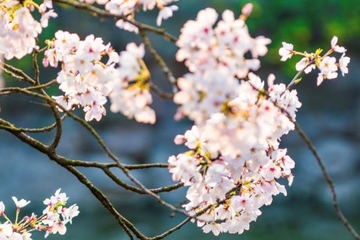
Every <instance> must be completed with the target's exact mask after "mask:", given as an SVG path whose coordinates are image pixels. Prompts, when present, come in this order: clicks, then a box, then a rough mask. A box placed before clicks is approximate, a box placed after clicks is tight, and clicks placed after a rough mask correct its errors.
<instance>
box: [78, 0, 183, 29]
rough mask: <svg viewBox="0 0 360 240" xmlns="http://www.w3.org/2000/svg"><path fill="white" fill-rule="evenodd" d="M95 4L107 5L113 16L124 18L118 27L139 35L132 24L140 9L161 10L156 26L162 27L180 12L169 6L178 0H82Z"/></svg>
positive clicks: (118, 23)
mask: <svg viewBox="0 0 360 240" xmlns="http://www.w3.org/2000/svg"><path fill="white" fill-rule="evenodd" d="M80 1H81V2H86V3H89V4H93V3H94V2H96V3H97V4H99V5H105V9H106V10H107V11H109V12H110V13H111V14H114V15H116V16H122V17H124V18H122V19H119V20H118V21H117V22H116V26H117V27H119V28H121V29H124V30H127V31H130V32H136V33H138V31H139V29H138V27H137V26H136V25H134V24H132V22H133V20H134V18H135V13H136V12H137V11H138V9H140V8H142V9H143V11H147V10H153V9H154V8H155V7H156V8H157V9H158V10H159V14H158V17H157V19H156V24H157V25H158V26H160V25H161V22H162V20H163V19H168V18H170V17H172V16H173V12H175V11H177V10H178V7H177V6H176V5H170V6H167V5H168V4H170V3H172V2H177V1H178V0H80Z"/></svg>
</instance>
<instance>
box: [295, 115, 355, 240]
mask: <svg viewBox="0 0 360 240" xmlns="http://www.w3.org/2000/svg"><path fill="white" fill-rule="evenodd" d="M294 124H295V129H296V131H297V132H298V134H299V136H300V137H301V138H302V140H303V141H304V143H305V144H306V146H307V147H308V148H309V150H310V151H311V153H312V155H313V156H314V157H315V159H316V162H317V163H318V165H319V167H320V170H321V173H322V175H323V177H324V179H325V182H326V184H327V185H328V186H329V189H330V192H331V196H332V203H333V206H334V208H335V212H336V214H337V216H338V217H339V218H340V220H341V222H342V223H343V225H344V226H345V227H346V228H347V230H348V231H349V232H350V233H351V235H353V237H354V238H355V239H357V240H360V236H359V235H358V233H357V232H356V231H355V229H354V228H353V227H352V226H351V224H350V222H349V221H348V220H347V218H346V217H345V216H344V214H343V212H342V211H341V209H340V206H339V202H338V199H337V194H336V191H335V186H334V182H333V180H332V179H331V177H330V176H329V174H328V173H327V171H326V169H325V166H324V164H323V163H322V161H321V158H320V156H319V154H318V153H317V151H316V149H315V146H314V145H313V143H312V142H311V140H310V138H309V137H308V136H307V135H306V134H305V132H304V131H303V130H302V129H301V127H300V125H299V124H298V123H296V122H295V123H294Z"/></svg>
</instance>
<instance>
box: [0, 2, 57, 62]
mask: <svg viewBox="0 0 360 240" xmlns="http://www.w3.org/2000/svg"><path fill="white" fill-rule="evenodd" d="M25 2H26V4H25V3H22V2H19V1H16V0H4V1H2V2H1V3H0V26H1V27H0V55H3V56H4V58H5V59H7V60H9V59H12V58H14V57H15V58H18V59H20V58H22V57H24V56H25V55H27V54H29V53H31V52H32V51H33V50H34V49H38V46H37V43H36V38H37V37H38V35H39V34H40V33H41V32H42V29H43V28H45V27H47V26H48V20H49V18H51V17H56V16H57V14H56V13H55V12H54V10H53V9H52V3H51V0H45V1H43V3H41V4H40V5H39V6H38V7H35V5H36V3H34V2H33V1H25ZM35 9H38V11H39V13H40V15H41V19H40V21H38V20H36V19H35V18H34V17H33V15H32V13H33V12H34V10H35ZM34 15H35V14H34Z"/></svg>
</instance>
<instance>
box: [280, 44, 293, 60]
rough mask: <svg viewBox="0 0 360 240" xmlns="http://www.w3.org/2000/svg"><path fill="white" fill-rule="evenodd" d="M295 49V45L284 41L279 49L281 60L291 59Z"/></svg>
mask: <svg viewBox="0 0 360 240" xmlns="http://www.w3.org/2000/svg"><path fill="white" fill-rule="evenodd" d="M293 49H294V45H292V44H291V43H286V42H283V43H282V47H281V48H280V49H279V55H280V56H281V59H280V61H286V60H287V59H290V58H291V57H292V55H293V54H294V52H293Z"/></svg>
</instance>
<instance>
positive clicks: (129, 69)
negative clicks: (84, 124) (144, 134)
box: [43, 31, 155, 123]
mask: <svg viewBox="0 0 360 240" xmlns="http://www.w3.org/2000/svg"><path fill="white" fill-rule="evenodd" d="M48 46H49V47H48V49H47V50H46V51H45V55H44V59H43V64H44V66H49V65H50V66H52V67H57V66H58V63H59V62H61V63H62V64H61V68H62V69H61V71H60V72H59V73H58V76H57V82H58V83H59V84H60V86H59V88H60V89H61V90H62V91H63V92H64V93H65V94H64V95H62V96H54V99H56V101H57V102H58V103H59V104H60V105H61V106H63V107H64V108H65V109H67V110H70V109H72V108H74V107H75V106H80V107H82V108H83V110H84V112H86V114H85V120H86V121H91V120H93V119H96V120H97V121H99V120H100V119H101V118H102V116H103V115H105V114H106V109H105V107H104V104H105V103H106V102H107V97H108V96H109V97H110V99H111V101H112V105H111V107H110V109H111V111H113V112H119V111H120V112H122V113H123V114H124V115H126V116H127V117H129V118H135V119H136V120H137V121H139V122H145V123H154V122H155V112H154V111H153V110H152V109H151V108H150V107H149V106H148V105H149V104H151V103H152V97H151V95H150V92H149V88H150V86H149V83H148V79H149V77H150V74H149V71H148V70H147V68H146V65H145V63H144V62H143V60H142V57H143V56H144V54H145V51H144V47H143V46H142V45H140V46H139V47H137V46H136V45H135V44H134V43H130V44H128V46H127V49H126V51H123V52H121V53H120V54H118V53H117V52H115V51H114V50H113V48H112V47H111V45H110V44H107V45H105V44H104V43H103V40H102V39H101V38H95V37H94V35H89V36H87V37H86V38H85V40H80V38H79V36H78V35H77V34H71V33H69V32H64V31H58V32H56V33H55V38H54V39H53V40H52V41H48ZM105 57H106V58H107V62H106V63H104V62H103V59H104V58H105Z"/></svg>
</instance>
